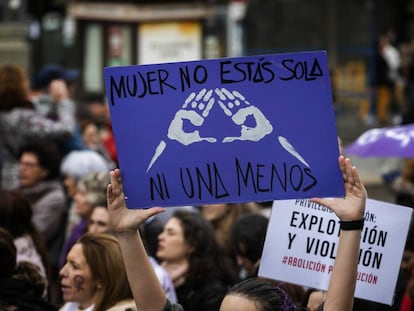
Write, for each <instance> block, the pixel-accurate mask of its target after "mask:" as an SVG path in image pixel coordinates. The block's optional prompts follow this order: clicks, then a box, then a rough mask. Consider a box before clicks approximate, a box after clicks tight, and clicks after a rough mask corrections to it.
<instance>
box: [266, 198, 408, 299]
mask: <svg viewBox="0 0 414 311" xmlns="http://www.w3.org/2000/svg"><path fill="white" fill-rule="evenodd" d="M411 214H412V209H411V208H408V207H404V206H399V205H395V204H390V203H385V202H381V201H376V200H371V199H368V200H367V206H366V213H365V224H364V228H363V230H362V235H361V247H360V256H359V264H358V276H357V285H356V290H355V297H358V298H362V299H366V300H371V301H376V302H380V303H385V304H388V305H391V304H392V303H393V297H394V291H395V286H396V283H397V278H398V272H399V268H400V264H401V258H402V254H403V250H404V245H405V241H406V238H407V233H408V228H409V224H410V220H411ZM338 236H339V220H338V218H337V217H336V215H335V214H334V213H333V212H332V211H330V210H329V209H328V208H326V207H324V206H320V205H318V204H315V203H313V202H310V201H309V200H283V201H275V202H274V203H273V208H272V214H271V217H270V222H269V227H268V230H267V235H266V241H265V245H264V249H263V255H262V260H261V265H260V269H259V275H260V276H263V277H268V278H272V279H275V280H280V281H285V282H289V283H294V284H299V285H302V286H306V287H313V288H318V289H321V290H327V289H328V284H329V278H330V274H331V272H332V268H333V265H334V260H335V256H336V250H337V246H338Z"/></svg>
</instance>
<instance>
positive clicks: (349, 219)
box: [312, 156, 367, 311]
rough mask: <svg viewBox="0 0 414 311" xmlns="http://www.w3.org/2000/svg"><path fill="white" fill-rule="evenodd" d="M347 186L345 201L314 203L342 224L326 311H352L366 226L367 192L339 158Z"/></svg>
mask: <svg viewBox="0 0 414 311" xmlns="http://www.w3.org/2000/svg"><path fill="white" fill-rule="evenodd" d="M339 167H340V169H341V171H342V176H343V178H344V185H345V198H333V199H317V198H314V199H312V201H314V202H317V203H319V204H322V205H324V206H326V207H329V208H330V209H332V211H333V212H334V213H335V214H336V215H337V216H338V217H339V219H340V220H341V231H340V236H339V242H338V250H337V254H336V259H335V263H334V268H333V271H332V275H331V279H330V282H329V287H328V292H327V294H326V300H325V304H324V308H323V310H324V311H331V310H334V311H351V310H352V307H353V302H354V292H355V286H356V277H357V269H358V255H359V247H360V239H361V229H362V225H363V219H364V212H365V203H366V196H367V195H366V190H365V187H364V184H363V183H362V181H361V179H360V177H359V174H358V171H357V169H356V168H355V167H354V166H352V164H351V161H350V160H349V159H347V158H344V157H343V156H340V157H339Z"/></svg>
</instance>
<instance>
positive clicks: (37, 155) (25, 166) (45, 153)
mask: <svg viewBox="0 0 414 311" xmlns="http://www.w3.org/2000/svg"><path fill="white" fill-rule="evenodd" d="M60 163H61V154H60V152H59V148H58V147H57V145H56V144H55V143H54V142H53V141H50V140H36V141H33V142H31V143H29V144H27V145H25V146H23V148H21V150H20V154H19V177H20V186H21V187H32V186H34V185H36V184H38V183H39V182H40V181H43V180H54V179H58V178H59V177H60Z"/></svg>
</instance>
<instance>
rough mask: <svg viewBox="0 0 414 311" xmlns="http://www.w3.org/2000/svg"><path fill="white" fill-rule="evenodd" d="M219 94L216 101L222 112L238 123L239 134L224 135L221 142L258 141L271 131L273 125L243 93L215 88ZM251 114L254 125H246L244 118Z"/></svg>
mask: <svg viewBox="0 0 414 311" xmlns="http://www.w3.org/2000/svg"><path fill="white" fill-rule="evenodd" d="M215 93H216V94H217V95H218V96H219V100H218V103H219V105H220V107H221V109H223V111H224V113H225V114H226V115H227V116H229V117H231V119H232V120H233V122H234V123H235V124H237V125H240V136H237V137H225V138H224V139H223V143H230V142H233V141H235V140H250V141H259V140H261V139H262V138H263V137H265V136H266V135H268V134H270V133H271V132H272V131H273V126H272V124H270V122H269V120H268V119H267V118H266V117H265V116H264V114H263V113H262V112H261V111H260V110H259V109H258V108H257V107H255V106H253V105H251V104H250V103H249V102H248V101H247V100H246V99H245V97H244V96H243V95H241V94H240V93H239V92H237V91H233V92H230V91H229V90H227V89H225V88H221V89H216V90H215ZM249 116H252V117H253V119H254V121H255V126H254V127H251V126H248V125H246V124H245V123H246V120H247V118H248V117H249Z"/></svg>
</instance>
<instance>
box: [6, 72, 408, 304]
mask: <svg viewBox="0 0 414 311" xmlns="http://www.w3.org/2000/svg"><path fill="white" fill-rule="evenodd" d="M46 69H47V70H46ZM46 69H45V70H46V72H41V74H39V77H40V78H41V82H42V83H41V85H42V88H41V90H40V91H38V92H33V91H32V90H31V89H30V88H29V80H28V77H27V74H26V73H25V71H24V70H23V69H22V68H20V67H19V66H16V65H2V66H0V150H1V157H0V165H1V167H0V168H1V174H0V176H1V179H0V186H1V188H0V253H1V256H0V310H74V311H75V310H90V311H92V310H98V311H101V310H139V311H145V310H149V311H156V310H186V311H213V310H222V311H230V310H256V311H260V310H312V311H313V310H335V311H338V310H339V311H341V310H353V309H354V310H362V309H358V308H355V306H357V305H359V303H363V302H362V301H358V300H356V299H354V291H355V286H356V273H357V261H358V253H359V245H360V235H361V230H360V229H361V228H362V225H363V216H364V210H365V200H366V190H365V187H364V185H363V183H362V181H361V180H360V178H359V175H358V171H357V170H356V168H355V167H353V166H352V164H351V163H350V161H349V159H345V158H344V157H343V156H341V157H340V158H339V163H338V165H339V167H340V169H341V171H342V174H343V178H344V186H345V190H346V196H345V199H344V198H337V199H332V200H327V199H318V198H314V199H312V200H313V201H314V202H316V203H319V204H322V205H325V206H327V207H329V208H331V209H332V210H333V212H334V213H335V214H336V215H337V216H338V218H339V219H340V220H341V226H342V227H341V228H342V230H341V234H340V237H339V246H338V250H337V256H336V260H335V266H334V270H333V273H332V276H331V280H330V283H329V288H328V290H327V291H326V292H322V291H318V290H316V289H310V288H304V287H302V286H300V285H297V284H289V283H286V282H283V281H278V280H270V279H265V278H262V277H259V276H258V268H259V266H260V260H261V255H262V250H263V245H264V241H265V237H266V231H267V226H268V223H269V221H268V220H269V219H268V217H269V213H268V206H264V205H263V204H259V203H256V202H247V203H243V204H239V203H237V204H236V203H228V204H209V205H202V206H186V207H171V208H167V209H163V208H159V207H154V208H149V209H137V210H128V209H127V207H126V204H125V198H124V194H123V189H122V181H121V172H120V170H119V169H118V168H117V167H118V164H117V163H118V162H117V161H118V160H117V155H116V148H115V144H114V139H113V136H112V131H111V124H110V118H109V111H108V107H107V106H106V105H105V103H104V101H103V99H100V100H97V99H96V98H93V99H89V100H88V101H87V103H82V104H80V103H75V101H74V99H73V96H72V92H73V85H72V84H71V81H72V80H73V79H75V78H76V72H70V71H67V70H65V69H64V68H62V67H59V66H52V67H48V68H46ZM46 73H49V75H47V74H46ZM246 228H247V229H246ZM404 284H409V282H406V283H404ZM405 288H407V289H410V288H411V287H410V286H409V285H407V286H406V287H404V289H405ZM412 291H413V290H412ZM412 291H411V292H412ZM411 292H410V291H409V290H407V291H406V293H408V294H407V295H408V296H409V293H411ZM400 302H401V301H399V303H400ZM365 303H366V304H365V307H366V308H368V307H367V306H369V307H370V308H374V307H376V309H373V310H399V309H398V308H399V306H394V309H387V307H386V306H383V305H379V304H371V303H369V302H365ZM365 307H364V308H365ZM389 308H391V307H389ZM363 310H368V309H363Z"/></svg>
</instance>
